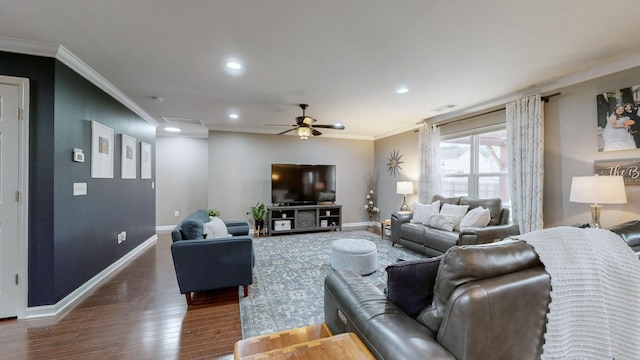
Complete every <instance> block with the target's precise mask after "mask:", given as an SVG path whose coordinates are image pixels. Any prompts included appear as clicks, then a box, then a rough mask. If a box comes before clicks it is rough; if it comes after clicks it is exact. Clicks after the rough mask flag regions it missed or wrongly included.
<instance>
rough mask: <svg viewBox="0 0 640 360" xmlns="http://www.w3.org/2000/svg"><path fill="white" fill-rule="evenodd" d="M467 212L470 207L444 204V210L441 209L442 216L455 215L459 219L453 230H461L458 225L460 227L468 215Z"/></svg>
mask: <svg viewBox="0 0 640 360" xmlns="http://www.w3.org/2000/svg"><path fill="white" fill-rule="evenodd" d="M467 210H469V205H451V204H447V203H444V204H442V209H440V214H444V215H453V216H455V217H457V219H458V220H457V221H456V224H455V225H454V227H453V228H454V229H455V230H460V228H459V227H458V225H460V220H462V218H463V217H464V215H465V214H466V213H467Z"/></svg>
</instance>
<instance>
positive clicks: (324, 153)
mask: <svg viewBox="0 0 640 360" xmlns="http://www.w3.org/2000/svg"><path fill="white" fill-rule="evenodd" d="M156 146H157V204H158V206H157V209H156V214H157V223H158V225H159V226H171V225H175V224H177V223H178V222H179V221H180V220H181V219H182V218H184V216H186V215H188V214H189V213H191V212H192V211H194V210H196V209H198V208H215V209H217V210H219V211H220V212H221V217H222V218H223V219H228V220H233V219H240V220H246V219H248V218H249V216H248V215H247V212H248V211H250V210H251V206H252V205H254V204H255V203H256V202H258V201H261V202H264V203H265V204H267V205H270V203H271V164H272V163H297V164H332V165H336V171H337V178H336V189H337V194H336V203H337V204H341V205H344V207H343V222H344V223H361V222H365V221H367V214H366V212H365V211H364V204H365V203H364V199H365V196H366V191H367V190H366V184H365V178H366V175H367V174H368V173H369V171H372V170H373V141H365V140H344V139H330V138H326V137H325V138H323V137H315V138H311V139H309V140H307V141H302V140H299V139H298V138H297V137H295V136H275V135H261V134H249V133H236V132H223V131H211V132H209V139H196V138H177V137H176V138H173V137H158V139H157V142H156ZM176 210H178V211H180V216H179V217H174V212H175V211H176Z"/></svg>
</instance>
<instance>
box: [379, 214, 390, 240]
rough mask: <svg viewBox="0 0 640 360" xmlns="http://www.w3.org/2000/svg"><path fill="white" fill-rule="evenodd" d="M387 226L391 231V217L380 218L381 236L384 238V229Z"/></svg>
mask: <svg viewBox="0 0 640 360" xmlns="http://www.w3.org/2000/svg"><path fill="white" fill-rule="evenodd" d="M385 228H387V229H389V231H391V219H386V220H380V237H381V238H382V239H384V230H385Z"/></svg>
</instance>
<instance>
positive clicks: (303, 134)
mask: <svg viewBox="0 0 640 360" xmlns="http://www.w3.org/2000/svg"><path fill="white" fill-rule="evenodd" d="M298 106H300V108H301V109H302V116H298V117H296V124H295V125H276V124H267V126H292V127H293V128H292V129H289V130H285V131H283V132H281V133H279V134H277V135H283V134H286V133H288V132H290V131H295V132H296V135H298V137H299V138H300V139H302V140H307V139H308V138H309V136H311V135H313V136H318V135H322V133H321V132H320V131H318V130H316V129H317V128H321V129H335V130H344V125H342V124H334V125H313V123H315V122H316V121H317V120H316V119H314V118H312V117H310V116H307V115H305V110H306V109H307V107H309V105H307V104H300V105H298Z"/></svg>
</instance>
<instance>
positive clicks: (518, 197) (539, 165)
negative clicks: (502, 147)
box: [506, 94, 544, 234]
mask: <svg viewBox="0 0 640 360" xmlns="http://www.w3.org/2000/svg"><path fill="white" fill-rule="evenodd" d="M543 107H544V103H543V102H542V101H540V94H538V95H533V96H530V97H527V98H524V99H520V100H517V101H514V102H511V103H508V104H507V106H506V116H507V148H508V154H509V178H510V179H511V212H512V215H513V221H514V222H515V223H516V224H518V226H519V227H520V233H521V234H524V233H528V232H531V231H534V230H540V229H542V225H543V224H542V196H543V182H544V166H543V165H544V161H543V159H544V113H543Z"/></svg>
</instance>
